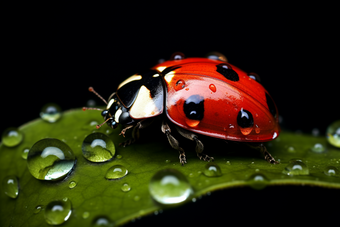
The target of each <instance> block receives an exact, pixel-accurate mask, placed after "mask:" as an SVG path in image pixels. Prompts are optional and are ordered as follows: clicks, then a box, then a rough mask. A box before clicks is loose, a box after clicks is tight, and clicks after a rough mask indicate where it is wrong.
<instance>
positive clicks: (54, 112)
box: [40, 103, 61, 123]
mask: <svg viewBox="0 0 340 227" xmlns="http://www.w3.org/2000/svg"><path fill="white" fill-rule="evenodd" d="M40 117H41V119H43V120H45V121H47V122H50V123H54V122H56V121H57V120H58V119H59V118H60V117H61V108H60V107H59V106H58V105H57V104H55V103H48V104H46V105H45V106H43V108H42V109H41V111H40Z"/></svg>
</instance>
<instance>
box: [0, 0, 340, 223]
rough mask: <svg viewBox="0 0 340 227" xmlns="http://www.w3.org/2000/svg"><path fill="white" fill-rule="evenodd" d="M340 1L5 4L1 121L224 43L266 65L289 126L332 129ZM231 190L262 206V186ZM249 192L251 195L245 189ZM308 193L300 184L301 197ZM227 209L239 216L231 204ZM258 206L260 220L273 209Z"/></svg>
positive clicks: (236, 54) (75, 100)
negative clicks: (177, 54)
mask: <svg viewBox="0 0 340 227" xmlns="http://www.w3.org/2000/svg"><path fill="white" fill-rule="evenodd" d="M334 9H335V6H332V5H322V6H320V5H313V4H311V3H309V4H308V5H288V4H283V3H275V4H273V3H272V4H265V5H260V4H258V3H253V4H252V5H249V4H246V3H243V4H240V5H231V4H230V3H228V2H223V3H222V2H216V3H209V4H207V3H205V4H201V3H199V2H196V3H195V4H191V5H189V4H183V3H181V4H174V3H173V4H171V5H169V4H167V3H162V4H160V3H159V2H156V1H154V2H150V3H148V4H146V3H138V4H135V3H131V2H129V3H127V4H125V5H124V4H121V3H118V4H114V5H93V4H84V3H79V5H76V4H74V5H67V4H66V5H31V4H28V5H20V4H17V5H10V6H4V7H3V9H2V11H3V15H4V16H3V21H2V28H1V30H2V31H1V38H2V45H1V46H2V48H1V49H2V51H1V54H2V64H1V65H2V66H1V69H2V70H1V71H2V73H1V81H2V82H1V89H0V91H1V118H2V120H1V122H2V123H1V127H0V129H1V131H3V130H4V129H6V128H7V127H10V126H14V127H19V126H20V125H22V124H23V123H25V122H27V121H30V120H33V119H35V118H37V117H39V112H40V109H41V107H42V106H43V105H44V104H46V103H48V102H55V103H57V104H58V105H60V106H61V108H62V109H63V110H68V109H71V108H78V107H82V106H85V105H86V104H87V101H88V100H89V99H95V100H96V101H97V102H98V103H99V104H101V102H100V100H99V99H96V97H95V96H94V95H93V94H92V93H90V92H88V87H89V86H93V87H94V88H95V89H96V90H97V91H98V93H100V94H101V95H102V96H103V97H105V98H107V97H108V96H109V95H110V94H111V93H112V92H114V91H115V89H116V87H117V85H118V84H119V82H121V81H122V80H123V79H124V78H126V77H127V76H130V75H132V74H134V73H136V72H138V71H141V70H143V69H146V68H149V67H152V66H153V65H155V64H157V62H158V60H159V59H160V58H164V59H168V58H169V57H170V56H171V54H172V53H174V52H176V51H181V52H183V53H184V54H185V55H186V56H188V57H190V56H204V55H205V54H206V53H208V52H210V51H219V52H221V53H223V54H225V55H226V56H227V58H228V59H229V62H230V63H232V64H234V65H236V66H238V67H240V68H242V69H243V70H245V71H247V72H256V73H257V74H259V75H260V77H261V80H262V84H263V85H264V87H265V88H266V89H267V90H268V91H269V93H270V94H271V96H272V97H273V99H274V100H275V102H276V105H277V106H278V109H279V113H280V115H281V116H282V117H283V123H282V125H283V126H284V127H285V128H287V129H289V130H293V131H295V130H302V131H304V132H307V133H310V132H311V131H312V129H314V128H318V129H319V130H320V132H321V133H324V131H325V129H326V127H327V125H329V124H330V123H331V122H333V121H335V120H338V119H339V118H340V117H339V112H338V109H339V104H338V102H339V91H338V88H339V82H338V80H339V72H338V64H339V44H338V40H339V34H338V28H339V26H338V13H337V12H335V10H334ZM98 114H99V113H98ZM74 124H77V122H74ZM69 127H72V125H70V126H69ZM296 190H299V189H296ZM310 190H311V191H310V192H311V193H313V190H314V191H315V189H310ZM292 191H294V190H291V191H290V192H292ZM319 191H320V190H317V192H319ZM321 191H322V192H323V193H325V191H327V190H326V189H323V190H321ZM230 192H232V193H235V196H236V197H234V198H240V199H241V200H240V202H238V201H239V200H237V199H233V200H232V204H231V206H235V205H237V204H240V203H241V204H245V207H246V208H247V209H248V211H247V212H248V213H249V212H250V210H252V209H254V210H252V211H254V212H260V211H259V210H258V209H257V208H255V205H254V204H253V205H249V204H251V203H252V202H256V201H257V200H258V198H257V200H256V201H255V200H252V197H257V196H260V193H258V192H256V191H253V190H244V189H240V190H231V191H230ZM265 192H269V193H270V198H271V199H270V201H271V200H272V198H276V199H273V200H277V197H279V195H280V193H285V192H284V191H282V190H280V189H276V190H272V189H268V190H267V191H265ZM225 193H229V191H225ZM243 193H251V195H252V196H247V197H245V198H246V199H245V198H244V197H243V196H242V194H243ZM326 193H327V192H326ZM222 194H223V193H222ZM222 194H221V193H220V194H218V193H217V194H216V195H217V197H216V196H215V198H219V196H221V195H222ZM262 194H265V193H263V192H261V197H262V196H263V195H262ZM333 194H334V193H333ZM212 196H214V193H213V195H212ZM286 197H287V195H286ZM301 198H302V197H300V196H299V195H297V194H295V193H292V200H293V201H298V200H299V199H301ZM318 198H319V200H320V201H321V200H322V199H321V198H322V197H318ZM224 199H226V197H225V198H224ZM215 200H216V199H215ZM302 200H303V199H302ZM307 200H309V198H305V199H304V200H303V201H304V202H303V203H305V202H306V201H307ZM319 200H318V201H319ZM212 201H214V200H212ZM320 201H319V202H320ZM200 203H203V202H200ZM200 203H197V204H198V205H199V204H200ZM206 203H208V205H206V204H205V205H201V206H203V208H202V207H198V208H197V207H196V206H195V207H194V208H192V209H195V210H194V211H192V213H193V214H196V213H198V214H199V215H197V219H198V218H199V217H202V216H204V215H203V214H204V210H205V208H207V209H213V208H214V207H215V206H216V205H215V204H212V202H210V203H209V201H208V202H206ZM299 203H300V202H299ZM266 204H268V199H267V198H265V196H264V198H263V205H266ZM222 206H224V205H222ZM325 206H327V204H326V205H325ZM274 207H275V206H274ZM250 208H252V209H250ZM240 209H241V208H240ZM249 209H250V210H249ZM268 209H269V208H268ZM270 209H271V208H270ZM292 209H295V208H292ZM306 209H307V208H306ZM241 210H242V209H241ZM186 212H189V211H188V210H187V211H186ZM228 212H229V214H230V215H231V217H229V218H231V219H230V220H231V221H232V220H233V218H234V215H233V212H232V209H229V210H228ZM280 212H283V211H282V210H281V211H280ZM165 213H166V212H165ZM161 215H164V217H166V216H165V215H166V214H161ZM161 215H159V217H162V216H161ZM176 216H178V213H177V214H176V213H175V214H174V218H175V217H176ZM255 216H256V217H258V218H259V220H261V219H262V218H263V217H264V216H265V214H262V213H261V214H260V213H259V214H258V215H255ZM280 218H281V219H282V218H284V217H280ZM151 222H152V220H151ZM137 224H138V222H137Z"/></svg>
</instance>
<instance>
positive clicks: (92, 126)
mask: <svg viewBox="0 0 340 227" xmlns="http://www.w3.org/2000/svg"><path fill="white" fill-rule="evenodd" d="M97 125H99V122H98V121H95V120H92V121H90V122H88V123H87V124H85V125H84V126H83V127H82V129H84V130H93V129H96V126H97Z"/></svg>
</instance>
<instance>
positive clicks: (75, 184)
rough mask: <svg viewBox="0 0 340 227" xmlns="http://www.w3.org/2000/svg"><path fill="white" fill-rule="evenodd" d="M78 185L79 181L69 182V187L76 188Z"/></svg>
mask: <svg viewBox="0 0 340 227" xmlns="http://www.w3.org/2000/svg"><path fill="white" fill-rule="evenodd" d="M76 186H77V182H75V181H71V182H70V183H69V184H68V187H69V188H71V189H72V188H75V187H76Z"/></svg>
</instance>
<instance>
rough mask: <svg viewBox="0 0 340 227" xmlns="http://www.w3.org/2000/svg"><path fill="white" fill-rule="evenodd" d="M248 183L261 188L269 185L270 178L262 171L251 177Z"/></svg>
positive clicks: (258, 188)
mask: <svg viewBox="0 0 340 227" xmlns="http://www.w3.org/2000/svg"><path fill="white" fill-rule="evenodd" d="M247 183H248V185H249V186H250V187H252V188H253V189H256V190H261V189H263V188H265V187H266V186H267V185H268V183H269V180H268V179H267V178H266V176H265V175H263V174H261V173H255V174H253V175H251V176H250V177H249V179H248V181H247Z"/></svg>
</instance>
